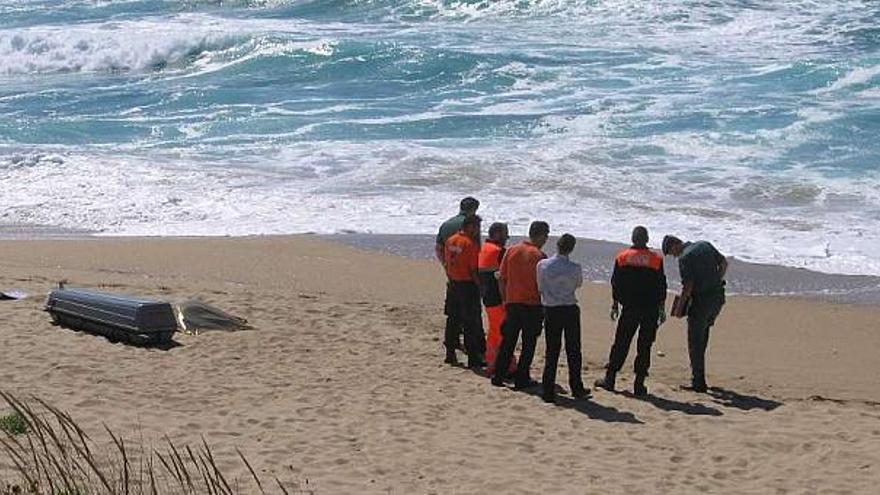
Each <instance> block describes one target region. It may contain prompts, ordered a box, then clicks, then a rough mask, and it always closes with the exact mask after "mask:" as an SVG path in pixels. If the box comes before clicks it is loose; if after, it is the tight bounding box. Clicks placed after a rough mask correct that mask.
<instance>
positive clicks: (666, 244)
mask: <svg viewBox="0 0 880 495" xmlns="http://www.w3.org/2000/svg"><path fill="white" fill-rule="evenodd" d="M681 243H682V242H681V239H679V238H678V237H675V236H674V235H668V236H666V237H664V238H663V254H670V253H671V252H672V248H673V247H675V246H678V245H679V244H681Z"/></svg>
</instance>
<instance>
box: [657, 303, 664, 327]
mask: <svg viewBox="0 0 880 495" xmlns="http://www.w3.org/2000/svg"><path fill="white" fill-rule="evenodd" d="M664 323H666V308H664V307H663V306H660V314H659V315H657V326H658V327H659V326H660V325H662V324H664Z"/></svg>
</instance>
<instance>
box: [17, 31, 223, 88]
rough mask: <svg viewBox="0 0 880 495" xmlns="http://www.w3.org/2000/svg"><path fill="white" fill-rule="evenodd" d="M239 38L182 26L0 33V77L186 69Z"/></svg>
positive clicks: (220, 32) (221, 32)
mask: <svg viewBox="0 0 880 495" xmlns="http://www.w3.org/2000/svg"><path fill="white" fill-rule="evenodd" d="M239 36H240V35H237V34H230V33H228V32H225V31H224V30H222V29H210V28H209V29H203V30H193V29H192V28H191V27H190V28H188V27H187V25H186V23H183V22H179V21H178V22H158V21H157V22H119V23H104V24H100V25H89V24H86V25H76V26H69V27H49V26H45V27H34V28H26V29H14V30H5V31H0V75H6V76H13V75H21V74H51V73H65V72H130V71H149V70H156V69H162V68H166V67H169V66H174V65H180V64H187V63H190V62H191V61H193V60H195V59H197V58H198V57H199V56H200V55H201V54H203V53H205V52H206V51H208V50H212V49H218V48H223V47H228V46H230V45H231V44H234V43H235V42H236V41H237V39H238V38H239Z"/></svg>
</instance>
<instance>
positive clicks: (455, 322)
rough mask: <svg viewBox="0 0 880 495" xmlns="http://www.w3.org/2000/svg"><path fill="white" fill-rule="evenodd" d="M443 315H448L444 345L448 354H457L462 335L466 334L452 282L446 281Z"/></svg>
mask: <svg viewBox="0 0 880 495" xmlns="http://www.w3.org/2000/svg"><path fill="white" fill-rule="evenodd" d="M443 314H445V315H446V329H445V331H444V332H443V345H444V346H445V347H446V353H447V354H448V353H452V352H455V350H456V349H458V348H460V347H461V335H462V333H464V329H463V328H462V325H461V321H459V316H458V311H457V310H456V306H455V296H454V295H453V293H452V282H451V281H449V280H447V281H446V300H445V301H444V302H443Z"/></svg>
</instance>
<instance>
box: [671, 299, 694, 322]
mask: <svg viewBox="0 0 880 495" xmlns="http://www.w3.org/2000/svg"><path fill="white" fill-rule="evenodd" d="M690 302H691V301H690V299H688V300H684V299H682V298H681V296H680V295H677V296H675V299H673V300H672V310H671V311H670V312H669V314H670V315H672V316H674V317H676V318H684V317H685V316H687V314H688V309H689V306H690Z"/></svg>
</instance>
